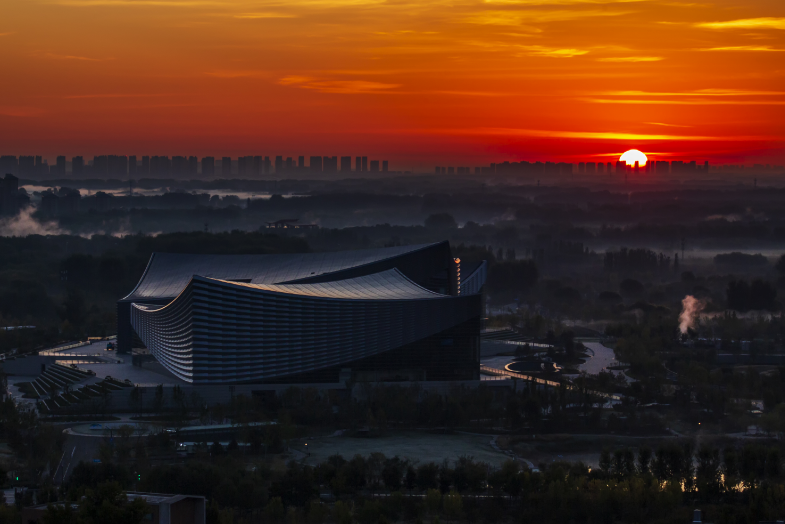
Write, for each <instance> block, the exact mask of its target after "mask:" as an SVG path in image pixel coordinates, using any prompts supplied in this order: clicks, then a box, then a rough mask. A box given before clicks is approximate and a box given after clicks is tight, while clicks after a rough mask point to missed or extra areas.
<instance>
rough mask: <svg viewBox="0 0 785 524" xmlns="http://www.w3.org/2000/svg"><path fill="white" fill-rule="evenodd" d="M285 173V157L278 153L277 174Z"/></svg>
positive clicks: (276, 161) (276, 160) (276, 159)
mask: <svg viewBox="0 0 785 524" xmlns="http://www.w3.org/2000/svg"><path fill="white" fill-rule="evenodd" d="M279 173H283V157H282V156H281V155H278V156H277V157H275V174H276V175H277V174H279Z"/></svg>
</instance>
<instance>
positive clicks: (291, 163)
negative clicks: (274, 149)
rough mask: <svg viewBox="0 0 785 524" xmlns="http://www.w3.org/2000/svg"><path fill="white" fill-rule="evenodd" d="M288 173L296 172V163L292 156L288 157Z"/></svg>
mask: <svg viewBox="0 0 785 524" xmlns="http://www.w3.org/2000/svg"><path fill="white" fill-rule="evenodd" d="M286 171H287V172H289V173H291V172H292V171H294V161H293V160H292V157H290V156H287V157H286Z"/></svg>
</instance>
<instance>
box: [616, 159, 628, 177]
mask: <svg viewBox="0 0 785 524" xmlns="http://www.w3.org/2000/svg"><path fill="white" fill-rule="evenodd" d="M626 172H627V162H624V161H623V160H617V161H616V174H617V175H623V174H624V173H626Z"/></svg>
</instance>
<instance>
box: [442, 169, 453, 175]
mask: <svg viewBox="0 0 785 524" xmlns="http://www.w3.org/2000/svg"><path fill="white" fill-rule="evenodd" d="M450 169H452V168H450ZM442 174H443V175H446V174H447V168H446V167H442Z"/></svg>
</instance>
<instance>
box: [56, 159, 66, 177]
mask: <svg viewBox="0 0 785 524" xmlns="http://www.w3.org/2000/svg"><path fill="white" fill-rule="evenodd" d="M55 169H56V170H57V176H65V157H64V156H58V157H57V163H56V164H55Z"/></svg>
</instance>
